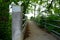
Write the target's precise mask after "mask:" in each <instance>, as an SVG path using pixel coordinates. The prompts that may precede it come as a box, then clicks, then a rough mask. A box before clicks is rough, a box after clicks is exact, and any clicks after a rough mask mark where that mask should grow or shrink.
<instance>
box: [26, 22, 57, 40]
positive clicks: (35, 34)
mask: <svg viewBox="0 0 60 40" xmlns="http://www.w3.org/2000/svg"><path fill="white" fill-rule="evenodd" d="M29 30H30V34H29V37H27V38H26V39H25V40H57V39H56V38H55V37H53V36H52V35H51V34H48V33H46V32H45V31H42V30H41V29H40V28H38V27H37V25H36V24H35V23H34V22H32V21H30V22H29Z"/></svg>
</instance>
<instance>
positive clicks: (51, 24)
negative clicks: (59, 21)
mask: <svg viewBox="0 0 60 40" xmlns="http://www.w3.org/2000/svg"><path fill="white" fill-rule="evenodd" d="M43 23H45V24H48V25H50V26H54V27H57V28H60V27H59V26H56V25H53V24H50V23H46V22H43Z"/></svg>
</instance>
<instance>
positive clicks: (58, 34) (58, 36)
mask: <svg viewBox="0 0 60 40" xmlns="http://www.w3.org/2000/svg"><path fill="white" fill-rule="evenodd" d="M54 21H58V22H60V20H54ZM42 23H43V24H45V26H44V27H45V28H47V29H48V26H47V25H49V26H52V27H56V28H60V26H56V25H54V24H51V23H46V22H42ZM51 33H53V34H54V36H56V37H57V38H59V39H60V33H59V32H57V31H55V30H53V29H52V30H51Z"/></svg>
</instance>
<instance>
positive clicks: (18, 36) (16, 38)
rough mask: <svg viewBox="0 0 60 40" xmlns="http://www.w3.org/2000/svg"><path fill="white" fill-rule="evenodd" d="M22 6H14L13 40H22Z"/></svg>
mask: <svg viewBox="0 0 60 40" xmlns="http://www.w3.org/2000/svg"><path fill="white" fill-rule="evenodd" d="M21 18H22V12H21V6H18V5H12V40H22V30H21V26H22V19H21Z"/></svg>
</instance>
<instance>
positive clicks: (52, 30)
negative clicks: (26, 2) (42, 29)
mask: <svg viewBox="0 0 60 40" xmlns="http://www.w3.org/2000/svg"><path fill="white" fill-rule="evenodd" d="M52 32H54V33H56V34H57V35H59V36H60V33H58V32H56V31H55V30H52Z"/></svg>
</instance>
